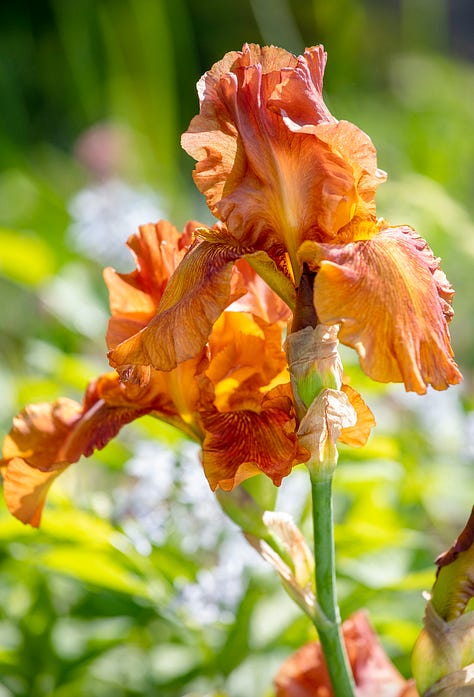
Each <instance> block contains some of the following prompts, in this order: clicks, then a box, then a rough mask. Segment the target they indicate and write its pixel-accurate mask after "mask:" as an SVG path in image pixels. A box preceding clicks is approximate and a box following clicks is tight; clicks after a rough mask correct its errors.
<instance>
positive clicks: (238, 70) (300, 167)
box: [110, 45, 461, 394]
mask: <svg viewBox="0 0 474 697" xmlns="http://www.w3.org/2000/svg"><path fill="white" fill-rule="evenodd" d="M325 63H326V54H325V53H324V50H323V48H322V47H321V46H316V47H313V48H309V49H307V50H306V51H305V53H304V55H302V56H299V57H295V56H293V55H292V54H291V53H288V52H287V51H284V50H283V49H278V48H275V47H273V46H271V47H263V48H260V47H259V46H255V45H245V46H244V47H243V49H242V51H234V52H231V53H228V54H226V55H225V56H224V58H223V59H222V60H221V61H219V62H218V63H216V64H215V65H214V66H213V67H212V69H211V70H210V71H209V72H207V73H206V74H205V75H204V76H203V77H202V79H201V80H200V81H199V83H198V93H199V99H200V113H199V115H198V116H196V117H195V118H194V119H193V120H192V121H191V124H190V126H189V129H188V131H187V132H186V133H185V134H184V135H183V138H182V144H183V146H184V149H185V150H186V151H187V152H188V153H189V154H190V155H192V156H193V157H194V158H195V159H196V160H197V164H196V168H195V170H194V181H195V183H196V185H197V187H198V189H199V190H200V191H201V192H202V193H203V194H204V195H205V196H206V200H207V204H208V206H209V208H210V210H211V212H212V213H213V214H214V216H215V217H216V218H217V219H218V220H219V225H217V226H215V228H214V229H212V230H205V229H203V230H200V231H199V234H198V237H197V239H196V241H195V242H194V243H193V245H192V246H191V248H190V251H189V253H188V254H187V255H186V256H185V257H184V259H183V260H182V262H181V264H180V265H179V267H178V268H177V270H176V273H175V274H174V275H173V276H172V278H171V280H170V283H169V284H168V287H167V289H166V291H165V293H164V295H163V297H162V300H161V302H160V304H159V306H158V308H157V314H156V315H155V316H154V318H153V319H152V320H151V321H150V322H149V323H148V324H147V326H146V327H144V328H143V329H141V330H140V331H139V332H138V333H136V334H134V335H132V336H129V337H128V338H127V339H125V340H123V341H122V342H120V343H118V344H117V346H116V347H115V348H113V349H112V350H111V352H110V362H111V365H112V366H114V367H116V368H117V369H118V370H119V371H120V372H121V373H122V374H124V373H125V374H126V373H127V371H129V370H131V368H130V366H140V365H141V366H143V365H147V366H152V367H154V368H155V369H159V370H170V369H172V368H174V367H175V366H176V365H178V364H180V363H182V362H183V361H185V360H187V359H189V358H192V357H193V356H195V355H196V354H197V353H198V352H199V351H200V350H201V349H202V347H203V346H204V344H205V343H206V341H207V339H208V336H209V334H210V332H211V329H212V326H213V324H214V322H215V321H216V320H217V318H218V317H219V316H220V314H221V313H222V312H223V311H224V309H225V308H226V307H227V306H228V304H229V301H230V299H231V297H232V292H233V290H232V279H233V278H234V277H233V274H232V268H233V267H234V265H236V264H238V263H239V260H240V259H242V258H246V259H247V260H248V262H249V263H250V265H251V266H252V267H253V268H254V269H255V270H256V271H257V272H258V273H259V274H260V275H261V276H262V277H263V278H264V279H265V280H266V282H267V283H268V285H270V286H271V287H272V288H273V289H274V290H275V291H276V292H277V293H278V294H279V295H280V297H281V298H282V299H283V300H284V301H285V302H286V303H287V305H288V306H289V307H290V308H291V309H293V308H294V303H295V288H297V287H298V284H299V280H300V278H301V274H302V270H303V264H307V265H308V267H309V268H310V269H311V270H312V271H314V272H316V277H315V281H314V291H313V292H314V298H313V300H314V307H315V311H316V315H317V317H318V319H319V321H320V322H322V323H323V324H326V325H337V326H339V327H340V329H339V339H340V341H342V342H343V343H345V344H347V345H348V346H351V347H353V348H355V349H356V351H357V352H358V354H359V358H360V362H361V365H362V368H363V370H364V371H365V372H366V373H367V375H369V376H370V377H371V378H373V379H375V380H379V381H381V382H403V383H404V384H405V387H406V389H407V390H412V391H415V392H418V393H420V394H422V393H424V392H426V388H427V386H428V385H432V386H433V387H434V388H435V389H445V388H446V387H447V386H448V385H450V384H456V383H458V382H459V381H460V380H461V375H460V373H459V371H458V369H457V366H456V364H455V363H454V361H453V352H452V349H451V345H450V338H449V332H448V328H447V324H448V322H449V321H450V319H451V317H452V314H453V313H452V309H451V300H452V297H453V290H452V288H451V286H450V284H449V283H448V281H447V279H446V277H445V275H444V274H443V272H442V271H441V270H440V268H439V260H438V259H436V258H435V257H434V256H433V253H432V252H431V250H430V249H429V247H428V246H427V244H426V242H425V241H424V240H423V239H422V238H421V237H420V236H419V235H418V234H417V233H416V232H415V231H414V230H413V229H412V228H410V227H408V226H405V225H403V226H398V227H393V226H390V225H389V224H388V223H387V222H386V221H384V220H380V219H378V218H377V217H376V209H375V190H376V188H377V186H378V185H379V184H380V183H382V182H383V181H384V180H385V173H384V172H382V171H381V170H380V169H378V168H377V163H376V152H375V148H374V146H373V144H372V142H371V140H370V139H369V137H368V136H367V135H366V134H365V133H363V132H362V131H361V130H360V129H359V128H357V127H356V126H355V125H353V124H351V123H349V122H347V121H338V120H337V119H335V118H334V116H332V114H331V113H330V112H329V110H328V108H327V107H326V105H325V103H324V100H323V97H322V80H323V72H324V67H325Z"/></svg>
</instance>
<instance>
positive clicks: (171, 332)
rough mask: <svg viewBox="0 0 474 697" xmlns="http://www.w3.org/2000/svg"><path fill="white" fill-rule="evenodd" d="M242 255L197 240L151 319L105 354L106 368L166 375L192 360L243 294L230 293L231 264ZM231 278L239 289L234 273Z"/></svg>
mask: <svg viewBox="0 0 474 697" xmlns="http://www.w3.org/2000/svg"><path fill="white" fill-rule="evenodd" d="M241 255H242V253H241V252H239V250H238V249H235V248H233V247H230V246H228V245H226V244H220V243H216V242H213V241H209V240H207V239H206V240H202V241H201V240H197V241H196V242H195V243H194V245H193V246H192V247H191V249H190V250H189V252H188V253H187V254H186V256H185V257H184V258H183V260H182V262H181V264H180V265H179V266H178V268H177V270H176V272H175V273H174V274H173V276H172V277H171V279H170V281H169V283H168V285H167V286H166V290H165V292H164V294H163V297H162V299H161V302H160V304H159V306H158V310H157V314H156V315H155V317H154V318H153V319H152V320H151V321H150V322H149V323H148V325H147V326H146V327H145V328H144V329H142V330H141V331H140V332H138V334H135V335H134V336H132V337H131V338H130V339H127V340H126V341H124V342H122V343H121V344H119V345H118V346H117V347H116V348H115V349H114V350H112V351H111V352H110V353H109V360H110V364H111V365H112V366H113V367H114V368H116V369H117V370H118V371H119V372H121V373H123V372H124V371H125V370H126V369H127V367H128V366H129V365H151V366H153V367H154V368H156V369H157V370H171V369H172V368H174V367H175V366H176V365H177V364H178V363H181V362H182V361H185V360H187V359H189V358H192V357H194V356H196V355H197V354H198V353H199V352H200V351H201V349H202V348H203V346H204V345H205V343H206V341H207V339H208V337H209V334H210V333H211V330H212V325H213V324H214V322H215V321H216V319H217V318H218V317H219V315H220V314H221V313H222V312H223V310H224V309H225V307H226V306H227V305H228V304H229V303H230V302H232V301H233V300H235V299H236V298H237V297H239V295H241V294H243V293H244V292H245V289H244V288H243V287H240V286H239V288H238V289H237V288H236V287H234V288H233V287H232V278H233V264H234V262H235V261H236V260H237V259H239V258H240V257H241ZM234 277H235V278H236V279H237V280H236V283H237V285H238V283H239V281H240V275H239V274H238V272H237V270H235V273H234ZM240 283H241V281H240ZM234 285H235V284H234Z"/></svg>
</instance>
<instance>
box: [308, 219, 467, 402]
mask: <svg viewBox="0 0 474 697" xmlns="http://www.w3.org/2000/svg"><path fill="white" fill-rule="evenodd" d="M300 251H301V258H302V259H303V260H304V261H306V262H307V263H308V264H309V265H310V267H311V268H312V269H313V270H317V275H316V279H315V284H314V304H315V308H316V312H317V314H318V317H319V318H320V320H321V321H322V322H324V323H325V324H341V329H340V331H339V339H340V340H341V341H342V342H343V343H345V344H347V345H348V346H352V347H353V348H355V349H356V350H357V352H358V353H359V357H360V361H361V365H362V368H363V370H364V371H365V372H366V373H367V375H369V376H370V377H371V378H373V379H374V380H379V381H380V382H404V383H405V387H406V389H407V390H413V391H415V392H418V393H419V394H423V393H424V392H426V386H427V385H432V386H433V387H434V388H435V389H445V388H446V387H447V386H448V385H452V384H456V383H458V382H460V380H461V375H460V373H459V371H458V369H457V366H456V364H455V363H454V361H453V358H452V356H453V352H452V349H451V344H450V338H449V332H448V328H447V322H448V321H449V320H450V319H451V317H452V309H451V306H450V300H451V298H452V289H451V287H450V286H449V284H448V282H447V280H446V277H445V276H444V274H443V273H442V272H441V271H440V270H439V267H438V264H439V260H437V259H435V257H434V256H433V254H432V252H431V250H430V249H429V247H428V246H427V244H426V242H425V241H424V240H423V239H422V238H421V237H419V235H417V234H416V233H415V232H414V231H413V230H412V229H411V228H408V227H400V228H385V229H383V230H381V231H380V232H379V233H378V234H376V235H375V236H373V237H372V238H371V239H367V240H361V241H357V242H354V243H351V244H346V245H329V244H319V245H318V244H315V243H310V242H306V243H305V244H304V245H303V246H302V248H301V250H300Z"/></svg>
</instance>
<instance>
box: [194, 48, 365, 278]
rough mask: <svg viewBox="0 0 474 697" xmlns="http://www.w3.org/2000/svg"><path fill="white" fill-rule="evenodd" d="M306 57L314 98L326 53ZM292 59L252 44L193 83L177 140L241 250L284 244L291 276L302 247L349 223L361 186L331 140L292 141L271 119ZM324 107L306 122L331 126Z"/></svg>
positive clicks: (294, 135) (278, 118)
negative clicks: (191, 106)
mask: <svg viewBox="0 0 474 697" xmlns="http://www.w3.org/2000/svg"><path fill="white" fill-rule="evenodd" d="M307 54H308V55H309V58H305V61H306V63H308V62H311V58H314V59H315V60H314V61H313V62H316V63H317V62H318V61H319V74H318V82H317V84H313V88H314V90H315V91H316V92H318V91H319V93H320V78H321V76H322V71H323V67H324V62H323V56H324V54H323V53H321V49H320V47H315V48H313V49H308V52H307ZM305 55H306V54H305ZM298 60H300V62H301V59H296V58H295V57H294V56H293V55H291V54H289V53H287V52H286V51H282V50H281V49H276V48H274V47H263V48H260V47H258V46H254V45H251V46H248V45H245V46H244V47H243V49H242V51H241V52H234V53H232V54H230V55H227V56H226V57H225V58H224V59H223V61H221V62H220V63H217V64H216V65H215V66H214V67H213V68H212V69H211V70H210V71H209V72H208V73H206V74H205V75H204V77H203V78H202V80H201V82H200V83H199V85H198V91H199V96H200V103H201V112H200V114H199V115H198V116H196V117H195V118H194V119H193V120H192V121H191V124H190V126H189V129H188V131H187V132H186V133H185V134H184V135H183V137H182V144H183V147H184V149H185V150H186V151H187V152H188V153H189V154H190V155H192V156H193V157H194V158H195V159H196V160H197V161H198V164H197V165H196V169H195V172H194V180H195V182H196V184H197V186H198V188H199V189H200V191H201V192H203V193H204V194H205V195H206V198H207V203H208V205H209V208H210V209H211V211H212V213H213V214H214V215H215V216H216V217H217V218H219V219H220V220H222V221H224V222H225V223H226V225H227V227H228V229H229V232H230V233H231V234H232V235H233V236H234V237H235V238H237V239H238V240H239V241H240V243H241V244H244V245H250V246H251V247H253V248H255V249H263V250H266V251H268V250H269V249H270V248H271V247H272V246H274V245H278V244H280V245H283V246H284V247H285V248H286V249H287V251H288V253H289V255H290V259H291V263H292V265H293V271H294V272H295V274H296V275H298V269H297V268H296V267H297V264H296V250H297V248H298V247H299V245H300V244H301V242H302V241H303V240H305V239H309V240H318V241H324V240H332V239H334V238H335V237H336V235H337V233H338V231H339V230H340V229H341V228H342V227H344V226H345V225H347V224H348V223H349V222H350V220H351V219H352V217H353V215H354V213H355V211H356V208H357V203H358V200H359V196H358V193H357V185H358V181H359V180H360V178H361V175H360V174H358V175H357V178H358V181H355V179H354V171H355V169H354V167H353V166H351V164H350V163H348V162H347V161H346V159H345V158H344V157H343V156H342V155H341V154H340V152H339V151H338V149H337V146H334V147H332V145H331V138H330V137H328V136H325V139H322V138H319V137H317V136H316V135H315V134H314V133H313V132H311V133H305V132H302V131H301V132H300V131H298V132H294V131H293V130H291V129H290V128H288V126H287V125H286V124H285V122H284V119H283V118H282V115H281V114H280V113H278V108H277V100H278V97H279V96H281V95H280V92H279V89H280V88H279V86H280V83H281V82H282V81H283V80H284V81H285V82H286V81H288V79H289V77H288V75H289V74H291V73H292V71H294V70H296V69H297V67H298V65H299V63H298ZM316 70H317V68H316V67H314V66H313V67H312V71H313V74H314V73H315V71H316ZM321 101H322V99H321V100H320V103H318V106H317V107H316V109H315V113H314V115H313V119H312V122H311V123H314V122H315V121H317V120H318V119H321V118H324V119H326V118H330V115H329V113H328V112H327V110H326V109H325V108H324V109H323V108H322V107H321ZM280 111H281V112H282V113H283V108H280ZM333 121H334V119H331V122H333ZM325 123H326V122H325ZM354 128H355V127H354ZM341 140H344V136H343V137H342V138H341Z"/></svg>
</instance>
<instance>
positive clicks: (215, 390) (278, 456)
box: [1, 222, 308, 526]
mask: <svg viewBox="0 0 474 697" xmlns="http://www.w3.org/2000/svg"><path fill="white" fill-rule="evenodd" d="M196 227H197V224H196V223H188V225H187V226H186V228H185V230H184V232H183V233H182V234H181V235H180V234H179V233H178V231H177V230H176V229H175V228H174V227H173V226H172V225H170V224H169V223H166V222H160V223H159V224H157V225H151V224H150V225H145V226H143V227H141V228H140V231H139V233H138V234H136V235H132V237H131V238H130V239H129V241H128V245H129V247H130V249H131V250H132V253H133V254H134V256H135V259H136V263H137V268H136V270H134V271H133V272H132V273H129V274H119V273H116V272H115V271H114V270H113V269H106V270H105V273H104V276H105V280H106V283H107V285H108V288H109V293H110V305H111V311H112V317H111V319H110V321H109V326H108V331H107V343H108V345H109V347H110V348H113V347H114V346H116V345H117V343H119V342H120V341H123V340H124V339H126V338H127V337H128V336H130V335H133V334H135V333H136V332H137V331H140V329H141V328H142V327H144V326H146V325H147V324H148V322H149V321H150V319H151V318H152V317H153V316H154V314H155V312H156V308H157V306H158V304H159V303H160V301H161V297H162V295H163V292H164V289H165V288H166V286H167V283H168V279H169V277H170V275H171V274H172V273H173V271H174V269H175V267H176V265H177V264H178V263H179V261H180V260H181V259H182V258H183V256H184V255H185V254H186V251H187V249H188V246H189V244H191V243H192V237H193V234H194V232H195V229H196ZM244 283H245V285H246V287H247V289H248V290H247V291H246V292H245V291H244V290H243V287H244ZM230 286H231V287H232V291H231V295H230V299H231V300H232V299H233V298H235V299H236V301H235V302H234V303H233V304H231V306H230V307H229V308H228V311H226V312H224V313H223V314H222V315H221V316H220V318H219V320H218V321H217V322H216V323H215V325H214V328H213V331H212V333H211V335H210V337H209V340H208V342H207V345H206V346H205V347H203V348H202V349H201V350H200V351H199V353H198V354H196V355H195V356H193V357H192V358H190V359H188V360H186V361H184V362H182V363H180V364H179V365H178V366H177V367H176V368H175V369H174V370H171V371H169V372H161V371H157V370H155V369H153V368H150V367H146V366H142V367H137V368H135V369H134V370H133V371H129V373H128V375H127V378H128V379H127V381H126V382H125V381H122V380H121V378H120V376H119V375H118V374H117V373H116V372H115V371H114V372H111V373H107V374H105V375H102V376H100V377H99V378H98V379H96V380H94V381H92V382H91V383H90V384H89V385H88V387H87V390H86V393H85V396H84V399H83V402H82V404H80V403H78V402H75V401H73V400H71V399H65V398H61V399H58V400H57V401H55V402H53V403H43V404H35V405H30V406H28V407H26V408H25V409H24V410H23V411H22V412H20V413H19V414H18V415H17V416H16V417H15V419H14V422H13V428H12V429H11V431H10V433H9V434H8V435H7V436H6V438H5V440H4V443H3V452H2V454H3V460H2V461H1V464H2V466H3V478H4V492H5V498H6V502H7V505H8V508H9V509H10V511H11V512H12V513H13V514H14V515H16V516H17V517H18V518H20V520H22V521H23V522H27V523H30V524H31V525H34V526H37V525H39V522H40V518H41V513H42V509H43V506H44V503H45V499H46V495H47V492H48V490H49V487H50V486H51V484H52V483H53V481H54V480H55V479H56V477H57V476H58V475H59V474H60V473H61V472H62V471H64V470H65V469H66V468H67V467H68V466H69V465H70V464H71V463H73V462H76V461H77V460H78V459H79V458H80V457H81V455H85V456H88V455H91V454H92V452H93V451H94V450H95V449H100V448H103V447H104V446H105V445H106V444H107V443H108V442H109V441H110V440H111V439H112V438H113V437H114V436H115V435H116V434H117V433H118V431H119V430H120V429H121V428H122V426H124V425H126V424H128V423H130V422H131V421H133V420H135V419H137V418H139V417H141V416H144V415H146V414H149V415H151V416H154V417H157V418H159V419H162V420H164V421H166V422H168V423H171V424H173V425H175V426H177V427H178V428H180V429H181V430H182V431H183V432H184V433H185V434H186V435H188V436H189V437H191V438H194V439H196V440H198V441H199V442H201V443H202V447H203V456H202V459H203V467H204V471H205V474H206V476H207V479H208V481H209V484H210V486H211V487H212V489H216V488H217V487H221V488H222V489H225V490H229V489H231V488H233V487H234V486H236V485H237V484H239V483H240V482H241V481H243V480H244V479H246V478H247V477H249V476H251V475H253V474H257V473H259V472H264V473H265V474H267V475H268V476H269V477H270V478H271V479H272V481H273V482H274V483H275V484H280V482H281V479H282V477H284V476H285V475H287V474H288V473H289V472H290V471H291V468H292V467H293V466H294V465H295V464H297V463H298V462H303V461H304V460H306V459H307V457H308V453H307V451H306V450H305V449H304V448H302V447H301V446H300V445H299V444H298V439H297V435H296V430H297V425H296V419H295V412H294V406H293V401H292V398H291V389H290V385H289V376H288V371H287V362H286V356H285V353H284V351H283V349H282V331H283V329H284V327H285V326H286V322H287V319H288V317H289V312H288V309H287V307H286V306H285V305H284V303H282V302H281V301H280V300H279V298H278V297H276V296H274V294H273V292H272V291H271V290H270V289H269V288H268V287H266V286H265V284H264V282H263V281H262V280H261V279H260V278H259V277H257V275H256V274H255V272H254V271H253V270H252V269H251V268H250V267H249V266H248V265H247V264H246V262H240V263H239V264H238V265H236V267H235V269H233V271H232V278H231V280H230ZM244 292H245V296H243V297H241V296H242V294H243V293H244ZM239 298H240V299H239Z"/></svg>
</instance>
